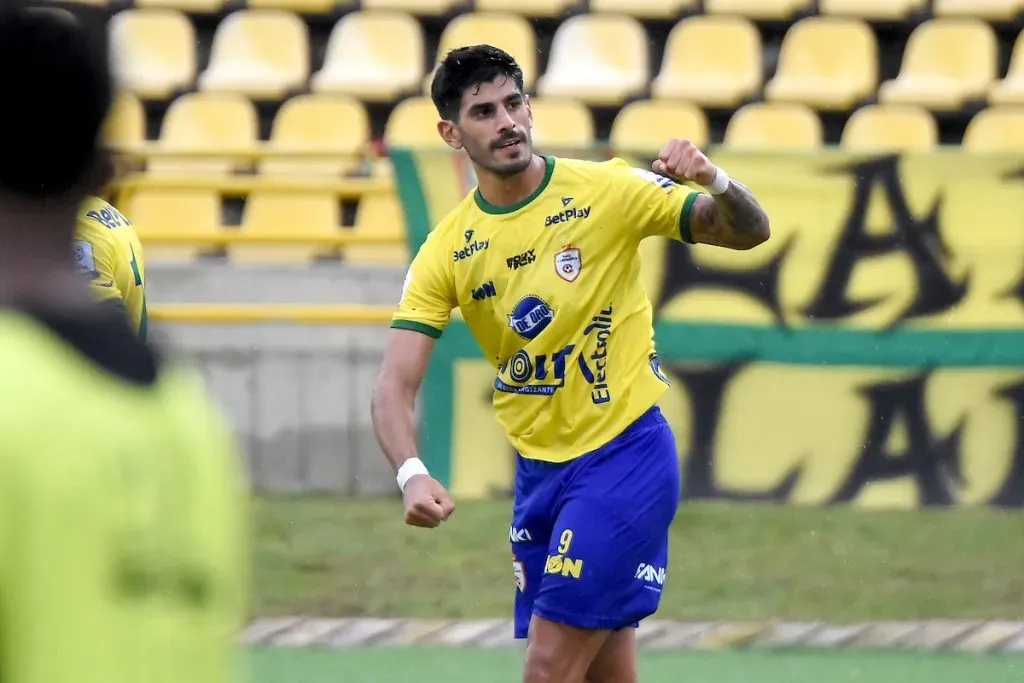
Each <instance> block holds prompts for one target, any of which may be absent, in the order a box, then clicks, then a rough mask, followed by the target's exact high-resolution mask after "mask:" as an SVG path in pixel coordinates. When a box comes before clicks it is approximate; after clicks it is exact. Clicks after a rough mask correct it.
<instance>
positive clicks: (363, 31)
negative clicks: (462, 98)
mask: <svg viewBox="0 0 1024 683" xmlns="http://www.w3.org/2000/svg"><path fill="white" fill-rule="evenodd" d="M423 53H424V48H423V31H422V29H421V28H420V25H419V24H418V23H417V22H416V20H415V19H414V18H413V17H412V16H410V15H408V14H405V13H402V12H387V11H380V12H370V11H360V12H352V13H351V14H347V15H345V16H344V17H342V18H341V20H340V21H339V22H338V23H337V25H336V26H335V27H334V29H333V30H332V31H331V37H330V39H329V40H328V42H327V55H326V57H325V58H324V66H323V68H322V69H321V70H320V71H319V72H318V73H317V74H316V75H314V76H313V80H312V83H311V86H312V89H313V91H314V92H334V93H344V94H346V95H353V96H355V97H359V98H361V99H363V100H367V101H371V102H391V101H394V100H395V99H397V98H398V97H399V96H401V95H403V94H408V93H411V92H412V91H414V90H415V89H416V88H417V87H418V86H419V84H420V79H421V78H422V77H423V71H424V66H423V65H424V60H423Z"/></svg>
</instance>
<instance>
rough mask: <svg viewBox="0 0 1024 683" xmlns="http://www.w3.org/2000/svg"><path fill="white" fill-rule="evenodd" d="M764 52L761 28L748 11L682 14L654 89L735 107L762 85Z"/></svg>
mask: <svg viewBox="0 0 1024 683" xmlns="http://www.w3.org/2000/svg"><path fill="white" fill-rule="evenodd" d="M762 54H763V48H762V46H761V36H760V34H759V33H758V32H757V28H756V27H755V26H754V24H753V23H752V22H750V21H749V20H747V19H745V18H743V17H709V16H697V17H690V18H687V19H683V20H682V21H680V22H679V23H678V24H676V25H675V27H673V28H672V31H671V33H669V36H668V41H667V44H666V45H665V58H664V60H663V61H662V67H661V72H660V73H659V74H658V75H657V77H656V78H655V79H654V81H653V82H652V83H651V93H652V94H653V96H654V97H656V98H659V99H673V100H684V101H690V102H694V103H696V104H699V105H702V106H707V107H735V106H737V105H739V104H740V103H742V102H743V101H744V100H745V99H747V98H749V97H753V96H754V95H755V94H756V93H757V91H758V90H759V89H760V88H761V79H762V78H763V73H764V64H763V58H762Z"/></svg>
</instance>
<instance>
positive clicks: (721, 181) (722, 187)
mask: <svg viewBox="0 0 1024 683" xmlns="http://www.w3.org/2000/svg"><path fill="white" fill-rule="evenodd" d="M704 189H705V190H707V191H708V192H710V193H711V194H722V193H723V192H725V191H726V190H728V189H729V176H728V175H726V173H725V171H723V170H722V169H718V173H716V174H715V179H714V180H713V181H712V182H711V184H710V185H705V186H704Z"/></svg>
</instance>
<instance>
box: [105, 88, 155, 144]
mask: <svg viewBox="0 0 1024 683" xmlns="http://www.w3.org/2000/svg"><path fill="white" fill-rule="evenodd" d="M103 139H104V140H105V141H106V142H107V143H108V144H112V145H128V146H133V145H140V144H142V143H143V142H145V141H146V112H145V110H144V109H143V107H142V102H140V101H139V98H138V97H136V96H135V95H134V94H132V93H131V92H127V91H124V90H122V91H121V92H119V93H118V95H117V97H116V98H115V99H114V103H113V105H112V106H111V107H110V113H109V114H108V115H107V120H106V122H105V124H104V129H103Z"/></svg>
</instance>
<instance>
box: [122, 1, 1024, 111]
mask: <svg viewBox="0 0 1024 683" xmlns="http://www.w3.org/2000/svg"><path fill="white" fill-rule="evenodd" d="M889 1H891V2H895V0H889ZM1022 1H1024V0H1022ZM110 31H111V36H112V40H111V44H112V49H113V51H114V57H115V63H116V64H117V65H118V67H117V68H118V71H119V78H120V81H121V83H122V85H123V87H124V88H125V89H126V90H129V91H131V92H133V93H135V94H137V95H139V96H140V97H142V98H143V99H167V98H169V97H171V96H172V95H173V94H174V93H176V92H180V91H182V90H187V89H190V88H192V87H193V85H195V86H196V87H197V88H198V89H199V90H202V91H209V92H228V93H238V94H242V95H245V96H247V97H250V98H253V99H257V100H278V99H282V98H284V97H286V96H287V95H288V94H290V93H294V92H298V91H302V90H305V89H307V88H308V89H309V90H311V91H313V92H317V93H339V94H345V95H352V96H354V97H357V98H359V99H361V100H364V101H368V102H394V101H396V100H397V99H399V98H400V97H402V96H403V95H406V94H410V93H413V92H424V91H425V90H426V89H427V88H429V82H430V75H429V74H428V73H426V71H427V70H426V68H425V64H424V54H425V47H424V45H425V39H424V34H423V29H422V27H421V25H420V24H419V22H418V21H417V20H416V19H414V18H413V17H412V16H411V15H409V14H406V13H402V12H392V11H383V10H382V11H374V10H365V11H357V12H352V13H349V14H346V15H345V16H344V17H343V18H342V19H340V20H339V21H338V22H337V24H336V25H335V26H334V28H333V29H332V31H331V33H330V37H329V39H328V43H327V50H326V56H325V60H324V64H323V68H322V69H320V70H319V71H317V72H316V73H313V74H311V73H310V71H311V68H310V56H309V55H310V48H309V32H308V27H307V25H306V24H305V22H304V21H303V20H302V19H301V18H300V17H299V16H298V15H297V14H295V13H292V12H287V11H277V10H243V11H239V12H234V13H232V14H230V15H228V17H227V18H225V19H224V20H223V21H221V22H220V23H219V25H218V27H217V30H216V33H215V35H214V38H213V44H212V49H211V55H210V63H209V66H208V67H207V68H206V69H205V70H204V71H203V72H202V73H197V58H196V35H195V30H194V28H193V25H192V23H191V22H190V20H189V19H188V17H187V16H186V15H184V14H183V13H181V12H178V11H175V10H126V11H123V12H120V13H118V14H117V15H116V16H115V17H114V18H113V19H112V21H111V24H110ZM481 42H489V43H492V44H494V45H497V46H499V47H502V48H503V49H505V50H507V51H509V52H510V53H511V54H513V55H515V56H516V57H517V58H518V59H520V60H521V62H522V66H523V70H524V74H525V77H526V81H527V89H528V90H529V91H531V92H533V91H535V92H536V93H537V94H539V95H541V96H544V97H556V96H557V97H571V98H574V99H578V100H580V101H582V102H584V103H586V104H588V105H595V106H599V105H610V106H615V105H619V104H621V103H623V102H625V101H627V100H629V99H632V98H636V97H641V96H644V95H645V94H647V93H648V91H649V92H650V94H651V96H652V97H654V98H657V99H681V100H686V101H691V102H695V103H697V104H700V105H702V106H706V107H722V108H733V107H736V106H738V105H740V104H741V103H743V102H744V101H747V100H750V99H757V98H758V97H759V95H760V93H761V91H762V89H763V92H764V98H765V99H766V100H768V101H772V102H793V103H800V104H807V105H809V106H812V107H815V108H818V109H822V110H849V109H851V108H853V107H854V106H855V105H856V104H858V103H860V102H863V101H866V100H872V99H875V97H876V94H877V99H878V101H880V102H884V103H891V104H917V105H921V106H925V107H928V108H930V109H933V110H936V111H955V110H959V109H960V108H962V107H963V106H964V105H965V104H966V103H968V102H971V101H976V100H986V101H988V102H990V103H993V104H1008V103H1024V32H1022V33H1021V34H1020V36H1019V37H1018V39H1017V41H1016V45H1015V47H1014V50H1013V56H1012V59H1011V64H1010V67H1009V69H1008V72H1007V73H1006V74H1005V77H1002V78H1000V76H1001V75H1000V74H999V54H998V53H999V47H998V40H997V37H996V35H995V33H994V31H993V29H992V28H991V26H990V25H989V24H988V23H986V22H984V21H982V20H978V19H931V20H928V21H925V22H924V23H922V24H920V25H918V26H917V27H916V28H915V29H914V30H913V32H912V33H911V34H910V37H909V39H908V41H907V46H906V50H905V52H904V55H903V60H902V65H901V68H900V73H899V75H898V77H897V78H895V79H893V80H889V81H885V82H883V83H881V84H879V67H878V52H879V48H878V44H877V40H876V37H875V34H874V32H873V31H872V29H871V27H870V26H869V25H868V24H867V23H866V22H864V21H862V20H860V19H851V18H834V17H833V18H829V17H807V18H804V19H800V20H798V21H797V22H796V23H795V24H793V25H792V26H791V27H790V28H789V29H788V31H787V32H786V33H785V36H784V38H783V40H782V45H781V48H780V54H779V60H778V69H777V71H776V73H775V75H774V77H772V78H771V79H770V80H768V81H767V83H765V82H764V63H763V46H762V43H761V38H760V34H759V33H758V31H757V29H756V28H755V26H754V25H753V24H752V23H751V22H750V21H749V20H748V19H744V18H741V17H715V16H706V15H703V16H694V17H690V18H687V19H683V20H681V21H680V22H679V23H677V24H676V25H675V26H674V28H673V29H672V31H671V32H670V34H669V36H668V41H667V44H666V48H665V54H664V59H663V61H662V66H661V70H660V73H658V74H657V75H656V76H655V77H654V78H653V80H651V73H650V59H649V42H648V36H647V33H646V31H645V29H644V27H643V25H642V24H641V23H640V22H638V21H637V20H636V19H633V18H630V17H627V16H623V15H615V14H581V15H577V16H573V17H571V18H569V19H567V20H565V21H564V22H562V23H561V24H560V25H559V27H558V29H557V30H556V31H555V34H554V38H553V41H552V45H551V50H550V58H549V60H548V64H547V70H546V72H545V73H543V74H539V73H538V60H537V53H538V49H537V43H536V38H535V34H534V32H533V29H532V27H531V26H530V24H529V23H528V22H527V20H526V19H524V18H522V17H521V16H517V15H515V14H488V13H474V14H464V15H460V16H458V17H456V18H455V19H454V20H452V21H451V22H450V23H449V24H448V25H447V26H446V28H445V29H444V31H443V33H442V35H441V39H440V48H439V50H438V56H443V55H444V54H445V53H447V51H448V50H450V49H451V48H453V47H456V46H459V45H466V44H475V43H481Z"/></svg>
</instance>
